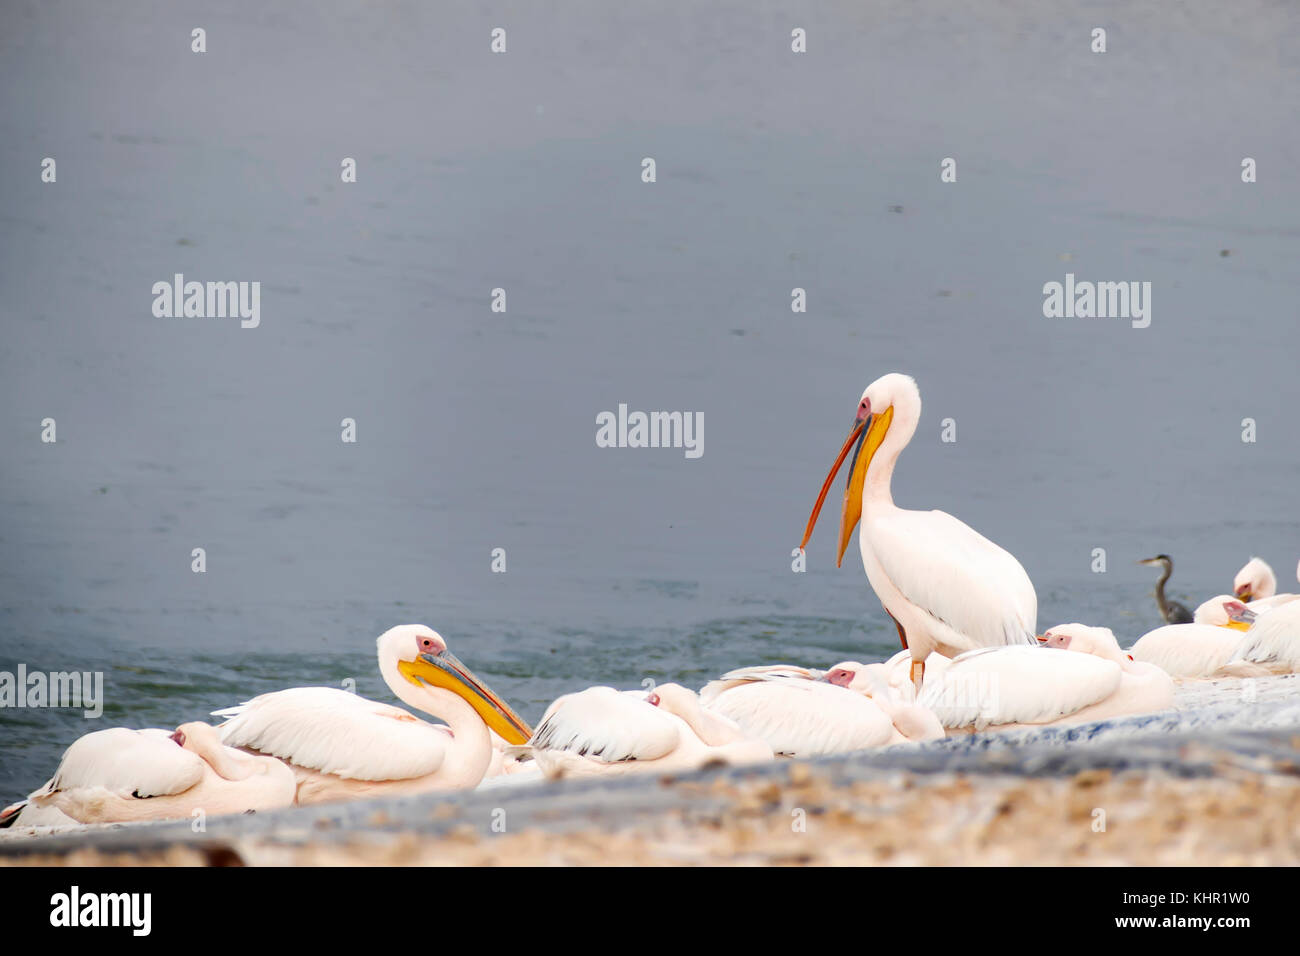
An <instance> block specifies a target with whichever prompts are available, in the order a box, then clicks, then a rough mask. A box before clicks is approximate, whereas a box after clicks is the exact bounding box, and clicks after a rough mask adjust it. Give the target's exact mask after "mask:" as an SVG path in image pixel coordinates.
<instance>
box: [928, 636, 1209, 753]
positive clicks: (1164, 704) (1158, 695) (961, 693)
mask: <svg viewBox="0 0 1300 956" xmlns="http://www.w3.org/2000/svg"><path fill="white" fill-rule="evenodd" d="M1184 626H1191V625H1184ZM1041 640H1042V641H1043V644H1044V646H1043V647H1041V648H1030V647H986V648H980V649H978V650H974V651H968V652H966V653H965V654H962V655H960V656H959V657H956V658H954V659H953V661H952V663H951V664H950V665H949V667H948V669H947V671H946V672H945V673H944V674H943V676H942V678H941V679H939V680H935V681H931V682H928V683H927V684H926V686H925V689H924V690H923V691H922V693H921V699H920V702H921V704H922V705H924V706H926V707H929V708H930V709H931V710H933V711H934V713H935V714H936V715H937V716H938V718H939V720H940V721H941V722H942V723H943V725H944V727H946V728H948V729H949V730H958V731H967V732H975V731H981V730H989V729H992V730H1006V729H1010V728H1014V727H1027V726H1046V725H1053V724H1076V723H1084V722H1087V721H1093V720H1105V719H1107V718H1110V717H1118V716H1122V715H1126V714H1139V713H1149V712H1152V711H1157V710H1164V709H1166V708H1168V707H1170V706H1172V704H1173V700H1174V684H1173V681H1172V680H1171V679H1170V677H1169V676H1168V675H1167V674H1165V673H1163V672H1162V671H1161V670H1160V669H1159V668H1157V667H1152V666H1149V665H1145V664H1141V663H1138V662H1136V661H1132V660H1130V659H1129V658H1128V656H1127V655H1126V654H1124V652H1123V651H1122V650H1120V647H1119V642H1118V641H1116V640H1115V635H1114V634H1113V633H1111V631H1110V630H1109V629H1107V628H1104V627H1088V626H1086V625H1083V624H1063V625H1061V626H1059V627H1054V628H1052V629H1051V630H1050V631H1048V632H1047V633H1046V634H1045V635H1044V636H1043V637H1042V639H1041Z"/></svg>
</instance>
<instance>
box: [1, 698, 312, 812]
mask: <svg viewBox="0 0 1300 956" xmlns="http://www.w3.org/2000/svg"><path fill="white" fill-rule="evenodd" d="M295 787H296V783H295V780H294V775H293V771H291V770H290V769H289V768H288V767H286V766H284V764H282V763H280V761H278V760H274V759H271V758H269V757H257V756H253V755H250V754H245V753H242V752H240V751H238V750H235V749H232V748H230V747H224V746H222V744H221V743H220V741H219V739H218V736H217V732H216V728H214V727H210V726H209V725H207V724H201V723H188V724H182V725H181V726H180V727H179V728H177V729H176V730H175V731H170V730H159V729H155V728H149V729H146V730H128V729H126V728H123V727H114V728H111V729H108V730H99V731H95V732H94V733H90V734H86V735H85V736H84V737H80V738H78V739H77V740H75V741H73V742H72V744H71V745H70V746H69V747H68V749H67V750H66V751H65V752H64V754H63V758H62V759H61V760H60V761H59V766H58V769H57V770H55V772H54V776H53V777H51V778H50V780H49V781H48V782H47V783H46V784H45V786H43V787H41V788H40V789H38V790H36V791H34V792H33V793H32V794H31V795H29V796H28V798H27V800H26V801H24V802H23V803H19V804H15V805H14V806H12V807H7V808H5V810H4V811H3V812H0V822H3V823H4V824H5V825H14V826H29V825H30V826H41V825H69V824H77V823H117V822H127V821H131V820H162V819H168V818H174V817H183V816H188V815H189V814H190V813H191V812H192V811H193V810H194V809H196V808H198V809H202V810H203V811H204V812H205V813H209V814H213V815H215V814H221V813H240V812H243V811H245V810H263V809H270V808H273V807H283V806H288V805H289V804H291V803H292V802H293V799H294V792H295Z"/></svg>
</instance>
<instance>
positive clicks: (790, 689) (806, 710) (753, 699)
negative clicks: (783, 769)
mask: <svg viewBox="0 0 1300 956" xmlns="http://www.w3.org/2000/svg"><path fill="white" fill-rule="evenodd" d="M725 681H726V678H724V682H725ZM701 697H702V698H703V699H705V700H706V704H705V707H706V709H708V710H711V711H713V712H714V713H717V714H721V715H722V716H724V717H727V718H728V719H730V720H733V721H735V722H736V724H737V725H738V726H739V727H740V729H741V730H742V731H743V732H744V733H746V734H748V735H749V736H751V737H757V738H759V739H760V740H764V741H766V742H767V743H768V745H769V746H770V747H771V748H772V749H773V750H774V751H775V752H776V753H778V754H784V755H787V756H791V757H814V756H818V755H820V754H833V753H847V752H850V751H854V750H868V749H873V748H876V747H883V746H885V745H886V744H890V743H893V742H894V741H895V739H896V732H895V730H894V724H893V722H892V721H891V720H890V719H889V715H888V714H886V713H885V711H884V710H882V709H881V708H880V707H879V706H878V705H877V704H876V703H875V702H874V701H872V700H871V699H869V698H867V697H863V696H862V695H861V694H858V693H855V692H854V691H851V690H848V689H846V688H844V687H836V686H835V685H834V684H827V683H824V682H821V681H815V680H807V679H801V678H797V677H794V678H788V679H782V678H773V677H767V678H763V679H759V680H752V681H747V682H745V683H742V684H738V685H735V686H732V687H730V688H727V689H725V690H722V691H719V692H716V693H711V692H710V689H709V687H708V686H706V687H705V689H704V692H703V693H702V694H701Z"/></svg>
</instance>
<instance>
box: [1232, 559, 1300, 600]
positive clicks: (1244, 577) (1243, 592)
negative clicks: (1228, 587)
mask: <svg viewBox="0 0 1300 956" xmlns="http://www.w3.org/2000/svg"><path fill="white" fill-rule="evenodd" d="M1297 574H1300V568H1297ZM1232 590H1233V593H1234V594H1236V595H1237V599H1238V600H1240V601H1256V600H1259V599H1260V598H1269V597H1272V596H1273V595H1274V594H1276V593H1277V575H1276V574H1274V573H1273V569H1272V568H1270V567H1269V566H1268V563H1267V562H1266V561H1264V560H1263V559H1262V558H1255V557H1252V558H1251V559H1250V560H1249V561H1247V562H1246V563H1245V564H1244V565H1242V568H1241V570H1240V571H1238V572H1237V576H1236V577H1235V578H1233V579H1232Z"/></svg>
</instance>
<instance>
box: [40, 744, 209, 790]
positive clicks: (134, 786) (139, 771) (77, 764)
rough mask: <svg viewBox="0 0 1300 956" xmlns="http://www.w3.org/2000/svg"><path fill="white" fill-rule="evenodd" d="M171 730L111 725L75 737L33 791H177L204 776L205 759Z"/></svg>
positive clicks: (188, 786)
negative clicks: (179, 741)
mask: <svg viewBox="0 0 1300 956" xmlns="http://www.w3.org/2000/svg"><path fill="white" fill-rule="evenodd" d="M171 733H172V732H171V731H169V730H157V729H154V728H149V729H147V730H128V729H126V728H125V727H114V728H112V729H110V730H97V731H95V732H94V733H91V734H86V735H85V736H84V737H79V738H78V739H76V740H74V741H73V742H72V745H71V746H70V747H68V749H67V750H66V751H64V754H63V759H62V760H60V761H59V768H58V769H57V770H56V771H55V772H54V777H53V778H52V779H51V780H50V782H49V783H47V784H46V785H45V786H44V787H42V788H41V790H39V791H37V793H54V792H57V791H60V790H77V789H80V788H83V787H103V788H104V789H105V790H111V791H112V792H114V793H117V794H121V795H123V796H134V797H162V796H168V795H170V794H173V793H182V792H184V791H186V790H188V789H189V788H190V787H192V786H194V785H195V784H196V783H198V782H199V781H200V780H201V779H202V778H203V769H204V766H205V765H204V762H203V760H202V758H200V757H199V756H198V755H197V754H193V753H191V752H190V751H188V750H185V749H184V748H182V747H181V746H180V745H179V744H177V743H176V742H175V741H174V740H172V739H171ZM35 795H36V794H33V796H35Z"/></svg>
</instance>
